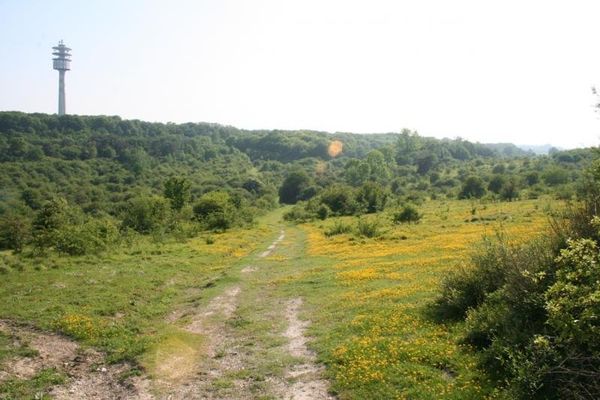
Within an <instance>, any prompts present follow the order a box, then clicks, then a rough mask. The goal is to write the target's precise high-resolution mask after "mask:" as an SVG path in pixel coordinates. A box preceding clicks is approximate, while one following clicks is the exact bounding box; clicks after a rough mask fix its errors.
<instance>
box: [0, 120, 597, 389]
mask: <svg viewBox="0 0 600 400" xmlns="http://www.w3.org/2000/svg"><path fill="white" fill-rule="evenodd" d="M0 172H1V173H0V188H1V190H0V278H2V280H3V283H2V284H0V297H2V298H3V300H4V301H3V303H4V305H2V306H0V328H2V326H3V325H2V323H3V322H2V321H11V323H14V324H26V325H32V326H35V327H36V329H41V330H45V331H49V332H53V333H56V334H60V335H65V336H66V337H68V338H71V339H73V340H74V341H76V342H78V343H82V344H84V345H86V346H89V347H91V348H93V349H96V350H98V351H101V352H102V353H103V354H105V357H106V361H105V362H106V363H107V365H111V366H115V365H120V363H121V364H122V363H128V364H127V365H128V368H129V369H128V371H130V373H125V374H124V375H123V376H122V377H121V378H120V379H121V381H123V382H124V381H126V380H127V379H130V378H132V379H133V378H135V377H138V378H139V377H140V376H141V377H144V378H145V377H149V378H148V379H151V380H152V379H156V380H157V382H159V383H153V385H155V387H154V389H153V390H155V393H163V394H164V393H168V392H169V391H171V392H172V393H174V392H173V391H174V390H175V389H174V387H176V386H177V385H176V383H173V382H175V381H176V379H175V378H173V377H169V376H167V375H164V376H162V375H161V373H164V371H163V372H161V371H162V370H161V367H160V365H158V364H160V363H159V362H157V361H156V360H155V359H154V358H152V357H153V356H152V355H156V354H165V352H167V353H168V352H169V351H171V352H173V354H177V351H179V350H177V349H178V347H177V346H178V345H175V344H173V343H179V342H182V343H183V342H185V343H186V345H187V346H192V345H191V343H196V342H195V341H196V340H198V339H197V338H196V337H195V336H193V335H192V336H193V337H192V336H190V335H191V333H189V332H191V331H190V329H187V330H186V329H184V328H183V326H184V325H185V324H186V323H193V318H194V317H193V313H192V314H189V315H192V316H191V317H189V316H188V317H186V315H188V314H185V313H184V314H182V315H183V316H182V317H181V318H179V319H177V321H179V322H177V321H175V322H173V321H168V317H166V316H168V315H171V314H170V313H173V312H176V311H177V310H179V309H182V307H183V308H185V307H189V304H191V303H193V304H195V307H198V304H199V305H202V306H205V307H208V308H210V304H212V303H209V304H208V305H207V303H205V302H207V301H208V300H209V298H210V296H211V295H214V296H216V295H217V294H218V293H220V292H218V291H217V290H225V291H224V292H223V293H229V292H227V290H226V284H230V283H231V282H234V283H236V282H237V283H236V285H237V286H235V287H236V288H238V291H239V290H242V289H243V293H247V294H244V295H246V296H248V298H246V299H245V300H247V303H242V304H240V305H239V306H237V307H238V308H237V309H236V310H237V311H235V313H237V314H235V315H234V316H231V315H229V317H227V318H232V321H233V322H231V324H230V325H227V326H226V327H225V328H223V327H222V328H223V329H224V330H227V329H229V330H230V331H231V334H230V336H227V335H226V337H225V338H223V340H222V341H221V342H218V343H217V342H215V343H217V344H215V343H213V345H214V346H217V347H218V345H219V346H222V347H227V346H228V345H231V343H238V342H239V343H242V342H243V340H242V339H244V340H246V341H248V340H249V339H247V336H240V335H250V334H252V335H257V337H258V338H255V339H253V340H254V341H255V346H256V348H257V349H259V350H257V351H264V352H265V353H264V354H263V355H262V358H263V359H264V360H263V361H260V362H259V361H256V360H257V359H259V358H261V357H259V356H247V357H248V359H245V362H247V363H249V365H250V366H247V367H245V368H246V369H245V370H244V371H246V372H245V374H243V373H241V372H240V371H237V372H236V373H237V375H235V374H231V375H227V374H225V373H224V375H222V376H219V379H217V380H213V381H210V382H209V383H210V385H209V383H206V382H204V383H203V385H205V386H206V385H209V386H206V387H205V386H202V388H203V389H202V390H208V391H209V392H210V393H213V395H214V396H215V398H236V396H238V397H239V396H240V392H239V390H240V389H236V387H237V386H236V382H238V381H240V380H241V381H244V382H251V383H252V384H251V385H250V387H251V388H250V389H248V387H247V386H244V388H245V389H244V390H245V391H248V390H250V393H252V395H251V396H250V397H251V398H269V396H272V397H274V398H279V396H283V395H282V394H281V393H280V392H277V390H279V389H276V388H275V389H273V385H271V386H269V385H270V384H269V382H270V380H269V379H271V378H272V377H273V376H275V377H277V376H278V375H277V374H280V375H281V374H282V373H283V372H281V368H280V367H276V366H275V364H276V362H275V360H276V359H277V357H279V355H277V354H279V353H277V354H275V355H273V354H271V353H269V352H270V351H273V350H270V349H272V348H275V347H277V346H275V345H273V344H269V343H270V342H269V340H272V341H274V342H273V343H278V342H277V340H280V339H277V340H276V339H274V338H273V337H272V336H270V335H271V333H270V332H268V330H267V328H265V325H264V320H258V319H256V318H258V317H257V316H256V315H255V314H253V312H251V310H250V309H249V308H247V307H249V306H248V304H252V303H253V302H257V304H261V306H262V307H264V309H265V310H270V307H274V304H277V301H276V299H279V298H287V297H286V296H288V295H289V294H290V293H299V295H301V297H302V298H303V299H304V301H305V302H306V308H307V311H306V313H307V314H306V315H307V316H308V318H309V319H310V320H311V321H312V322H313V325H314V327H313V328H310V330H309V333H310V336H311V337H313V338H314V339H313V344H311V348H310V351H311V352H313V351H314V353H315V354H316V359H315V360H316V361H315V362H318V363H321V364H323V365H324V367H325V372H324V373H323V376H324V377H325V378H326V379H327V380H328V381H330V383H331V386H330V388H329V389H328V390H329V392H328V393H329V395H331V396H338V397H339V398H343V399H350V398H352V399H354V398H356V399H364V398H378V399H382V398H410V399H414V398H419V399H426V398H448V399H458V398H473V399H478V398H498V399H514V398H520V399H530V398H539V399H555V398H556V399H563V398H565V399H594V398H598V396H600V385H599V384H598V382H600V347H599V345H598V343H600V342H599V340H598V339H599V338H600V336H599V335H600V319H599V317H598V315H600V286H599V283H598V282H600V270H599V269H598V266H599V265H600V254H599V252H598V243H599V241H600V233H599V232H600V217H598V216H597V209H598V207H599V206H600V161H599V158H598V151H597V149H596V148H585V149H573V150H558V149H551V150H550V152H549V153H548V154H547V155H536V154H533V153H531V152H527V151H523V150H521V149H520V148H518V147H517V146H515V145H513V144H498V143H473V142H469V141H467V140H464V139H461V138H453V139H435V138H429V137H424V136H421V135H419V134H418V132H416V131H411V130H408V129H404V130H402V131H400V132H397V133H378V134H352V133H326V132H317V131H283V130H269V131H267V130H243V129H238V128H234V127H230V126H222V125H218V124H209V123H185V124H173V123H166V124H164V123H150V122H144V121H138V120H123V119H121V118H119V117H116V116H76V115H64V116H56V115H46V114H26V113H20V112H0ZM284 229H285V231H286V235H287V237H288V238H286V239H284V236H285V235H284V234H283V233H281V236H280V239H278V240H277V241H275V242H273V245H272V246H273V249H277V248H279V247H283V246H288V248H287V250H285V251H284V250H280V253H277V251H276V250H272V251H275V253H273V254H267V255H265V257H264V258H261V259H260V260H261V261H254V262H252V261H247V260H249V259H250V257H254V256H255V252H256V251H258V250H257V248H256V247H253V246H256V244H257V243H260V244H264V243H270V242H271V239H272V236H274V235H275V234H276V233H277V232H279V231H280V230H281V232H283V231H284ZM292 238H293V240H292ZM288 241H289V242H288ZM277 246H279V247H277ZM269 248H270V249H271V247H269ZM270 251H271V250H270ZM192 259H193V260H196V262H195V263H194V265H190V260H192ZM247 263H250V264H253V265H255V268H256V269H260V271H258V272H256V275H255V276H256V277H255V278H253V279H254V280H250V281H244V280H243V279H245V278H243V276H245V275H244V274H243V271H244V270H245V269H242V267H246V265H245V264H247ZM261 263H262V264H261ZM242 264H244V265H242ZM257 265H258V266H260V268H259V267H257ZM274 266H279V267H278V268H279V269H277V270H274V269H273V270H271V269H269V268H275V267H274ZM285 268H287V269H285ZM140 271H141V272H140ZM269 271H270V272H269ZM138 273H143V274H145V275H146V277H145V278H140V279H139V280H140V281H141V282H138V283H131V282H134V281H135V280H136V279H137V278H135V277H136V276H138V275H137V274H138ZM115 274H119V275H120V276H121V275H122V276H123V279H121V280H119V282H116V281H113V280H112V278H110V277H111V276H114V275H115ZM77 277H79V278H77ZM77 279H82V280H83V281H85V282H93V283H91V284H90V287H89V288H88V289H89V291H90V292H89V293H87V292H86V293H83V292H81V290H83V289H82V288H81V287H76V286H77V285H76V283H75V282H76V281H77ZM260 279H264V280H263V281H260ZM171 281H173V282H175V283H172V284H168V282H171ZM44 282H48V283H49V284H48V285H46V284H45V283H44ZM50 283H51V284H50ZM28 285H31V287H29V286H28ZM52 285H62V286H60V287H62V289H61V290H59V291H57V290H54V289H52V287H54V286H52ZM69 285H73V286H69ZM170 285H171V286H172V287H171V286H170ZM244 285H246V286H244ZM264 285H266V286H264ZM56 287H59V286H56ZM65 287H66V288H65ZM262 287H268V288H269V289H268V290H267V292H268V293H266V294H265V293H263V294H262V295H260V294H259V293H260V292H259V288H262ZM192 289H194V291H192ZM27 291H28V292H27ZM196 291H199V292H200V293H201V294H200V295H199V294H198V293H196ZM205 292H206V293H208V294H205ZM32 293H33V294H32ZM190 293H193V294H190ZM251 294H252V295H251ZM113 295H114V296H115V297H114V299H111V296H113ZM224 295H225V294H221V295H220V296H224ZM194 296H196V297H194ZM252 296H255V297H252ZM261 296H262V299H261ZM75 298H78V299H79V300H77V301H76V300H74V299H75ZM267 300H269V302H267ZM290 304H291V303H290ZM294 304H296V303H294ZM25 305H26V306H27V307H25ZM244 307H246V308H244ZM24 308H27V309H24ZM273 312H274V313H275V311H273ZM278 312H279V311H278ZM188 313H191V311H189V310H188ZM265 315H267V314H265ZM332 315H337V316H338V317H336V318H331V316H332ZM119 316H121V317H119ZM186 318H188V319H186ZM190 318H191V320H192V322H190ZM236 318H237V319H236ZM265 318H266V317H265ZM255 319H256V320H255ZM165 321H167V322H165ZM181 321H183V322H181ZM236 321H237V322H236ZM282 321H285V318H283V319H282ZM204 323H206V324H217V322H216V321H212V322H206V321H205V322H204ZM282 323H283V322H282ZM236 324H237V325H236ZM216 326H217V325H214V327H216ZM407 327H408V328H407ZM14 329H16V328H14ZM215 329H216V328H215ZM282 329H283V328H282ZM407 329H408V330H407ZM410 329H413V331H410ZM184 331H185V332H186V333H184ZM192 331H193V330H192ZM209 331H210V330H209ZM15 332H16V331H15ZM211 332H212V331H211ZM192 333H193V334H194V335H196V334H197V335H200V336H202V333H198V332H192ZM11 335H12V336H11ZM15 335H16V336H18V334H17V333H14V332H13V333H6V332H5V331H3V330H2V329H0V398H1V399H4V398H7V399H8V398H33V397H34V396H35V395H36V393H42V395H43V396H50V397H48V398H52V397H53V396H56V397H58V398H61V397H60V395H59V394H60V390H59V389H56V388H57V387H60V386H61V385H65V384H68V383H69V382H70V379H71V380H72V379H74V378H73V374H70V373H69V372H68V371H67V372H65V371H63V370H61V369H60V368H58V367H56V366H53V367H52V368H46V369H43V370H41V372H39V373H38V374H37V375H35V376H27V377H21V376H18V374H17V375H16V376H12V375H10V373H6V374H8V375H7V376H8V378H6V377H4V376H3V375H2V371H3V370H2V368H1V367H2V365H3V364H2V363H3V361H6V360H11V359H14V357H27V354H26V353H27V349H28V348H29V347H28V346H29V345H28V344H27V343H25V342H23V343H21V345H20V346H21V347H18V346H17V348H15V347H14V343H15V342H18V340H13V339H14V337H16V336H15ZM236 335H238V336H236ZM228 340H229V341H230V342H227V341H228ZM236 341H237V342H236ZM261 341H262V342H261ZM10 343H13V345H11V344H10ZM19 343H20V342H19ZM209 343H211V342H210V341H209ZM239 343H238V344H239ZM261 343H262V344H261ZM167 345H168V346H174V347H164V346H167ZM11 346H12V347H11ZM208 346H209V347H210V345H208ZM240 346H241V345H240ZM165 349H166V350H165ZM169 349H170V350H169ZM215 351H216V352H217V353H218V351H221V350H218V351H217V350H215ZM222 351H225V350H222ZM277 351H279V350H277ZM23 354H25V355H23ZM190 354H191V355H190V357H191V356H193V357H197V359H201V358H202V354H200V353H197V354H196V353H194V352H191V353H190ZM219 354H220V353H219ZM244 354H245V353H244ZM265 354H268V355H269V356H265ZM306 354H309V353H306ZM29 356H31V357H35V356H36V354H35V351H33V352H32V353H31V354H30V355H29ZM213 356H214V355H213ZM11 357H13V358H11ZM227 357H228V356H227V353H226V352H225V353H223V354H222V355H221V356H220V357H217V356H214V357H213V359H215V360H217V361H211V362H215V363H218V362H219V361H218V359H220V358H223V359H225V360H226V359H227ZM306 357H308V356H306ZM300 358H302V357H300ZM308 358H309V359H310V357H308ZM284 359H285V360H287V358H284ZM152 360H154V361H152ZM238 361H239V360H238ZM240 362H241V361H240ZM261 362H262V363H263V364H261ZM282 362H283V361H282ZM286 362H287V363H289V365H290V368H292V369H293V366H294V365H296V364H294V362H296V363H297V364H298V363H299V361H297V360H296V361H293V360H291V361H290V360H288V361H285V362H284V363H286ZM298 365H302V364H298ZM296 366H297V365H296ZM107 368H113V367H107ZM190 368H192V367H190ZM215 368H216V367H215ZM217 369H218V368H217ZM248 371H250V372H248ZM196 372H197V371H196ZM125 375H126V376H125ZM161 376H162V378H160V379H159V378H156V377H161ZM190 376H192V373H191V372H190ZM285 376H287V375H285V374H284V377H283V378H282V377H279V378H277V379H283V381H282V382H284V381H285V382H288V383H289V382H292V383H302V382H304V381H302V379H304V378H298V377H297V376H292V377H291V378H290V377H287V378H286V377H285ZM188 378H189V379H192V378H190V377H187V376H186V377H184V378H181V377H180V379H181V380H185V379H188ZM161 379H162V381H161ZM178 379H179V378H178ZM273 379H275V380H276V378H272V379H271V380H273ZM286 379H287V380H286ZM167 381H168V382H170V383H168V384H163V386H161V384H160V382H163V383H164V382H167ZM305 383H306V382H305ZM211 385H212V386H211ZM134 386H135V385H134ZM283 386H285V385H283ZM199 387H200V386H199ZM207 387H208V388H207ZM275 387H277V385H275ZM57 390H58V391H57ZM198 390H200V389H198ZM236 390H238V392H236ZM57 393H58V394H57ZM178 393H179V392H178ZM179 394H181V393H179ZM129 396H132V397H135V396H133V394H132V392H129ZM219 396H222V397H219ZM286 396H287V394H286ZM182 398H185V396H183V397H182ZM241 398H243V396H241Z"/></svg>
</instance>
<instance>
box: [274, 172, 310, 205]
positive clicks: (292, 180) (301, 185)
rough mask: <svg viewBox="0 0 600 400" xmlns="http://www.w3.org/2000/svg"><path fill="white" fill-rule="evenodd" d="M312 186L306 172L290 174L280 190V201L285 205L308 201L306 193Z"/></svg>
mask: <svg viewBox="0 0 600 400" xmlns="http://www.w3.org/2000/svg"><path fill="white" fill-rule="evenodd" d="M309 186H310V178H309V176H308V174H307V173H306V172H304V171H294V172H292V173H290V174H289V175H288V176H287V178H285V180H284V181H283V183H282V184H281V187H280V188H279V201H280V202H281V203H284V204H296V203H297V202H298V201H299V200H308V199H307V198H303V197H306V195H307V194H306V193H304V191H305V190H306V189H307V188H308V187H309Z"/></svg>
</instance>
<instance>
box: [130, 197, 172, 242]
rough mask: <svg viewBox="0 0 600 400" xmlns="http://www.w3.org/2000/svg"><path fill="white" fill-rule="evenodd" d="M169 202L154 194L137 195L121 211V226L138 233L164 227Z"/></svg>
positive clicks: (167, 215)
mask: <svg viewBox="0 0 600 400" xmlns="http://www.w3.org/2000/svg"><path fill="white" fill-rule="evenodd" d="M169 208H170V206H169V203H168V201H167V200H165V199H164V198H161V197H156V196H146V197H138V198H135V199H132V200H129V201H128V202H127V205H126V206H125V209H124V211H123V222H122V227H123V228H131V229H133V230H135V231H137V232H139V233H143V234H146V233H151V232H152V231H154V230H156V229H159V228H160V227H164V226H165V223H166V221H167V218H168V217H169Z"/></svg>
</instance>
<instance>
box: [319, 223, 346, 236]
mask: <svg viewBox="0 0 600 400" xmlns="http://www.w3.org/2000/svg"><path fill="white" fill-rule="evenodd" d="M350 232H352V225H350V224H348V223H345V222H344V221H342V220H340V219H337V220H335V222H334V223H333V225H332V226H330V227H329V228H327V229H326V230H325V232H324V233H325V236H327V237H330V236H336V235H342V234H345V233H350Z"/></svg>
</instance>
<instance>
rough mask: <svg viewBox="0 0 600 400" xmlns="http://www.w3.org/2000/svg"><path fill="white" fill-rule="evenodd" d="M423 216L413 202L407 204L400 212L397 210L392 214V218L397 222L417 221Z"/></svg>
mask: <svg viewBox="0 0 600 400" xmlns="http://www.w3.org/2000/svg"><path fill="white" fill-rule="evenodd" d="M422 217H423V216H422V215H421V214H420V213H419V211H418V210H417V208H416V207H415V206H414V205H412V204H407V205H405V206H404V207H402V209H401V210H400V211H398V212H395V213H394V215H393V216H392V220H393V221H394V223H395V224H401V223H405V222H407V223H409V224H410V223H412V222H414V223H417V222H419V221H420V220H421V218H422Z"/></svg>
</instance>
